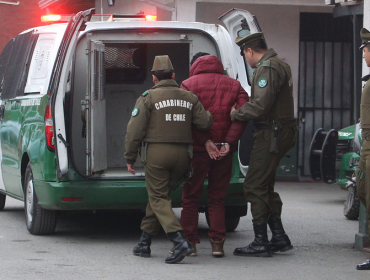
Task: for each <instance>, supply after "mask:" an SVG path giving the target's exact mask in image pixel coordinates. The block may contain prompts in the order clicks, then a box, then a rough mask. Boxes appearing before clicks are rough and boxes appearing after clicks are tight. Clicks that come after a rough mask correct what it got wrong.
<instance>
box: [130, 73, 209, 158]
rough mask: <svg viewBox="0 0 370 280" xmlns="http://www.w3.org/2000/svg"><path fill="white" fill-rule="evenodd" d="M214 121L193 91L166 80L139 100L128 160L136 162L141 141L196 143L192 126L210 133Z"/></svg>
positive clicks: (133, 114)
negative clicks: (208, 130)
mask: <svg viewBox="0 0 370 280" xmlns="http://www.w3.org/2000/svg"><path fill="white" fill-rule="evenodd" d="M212 123H213V118H212V115H211V113H210V112H208V111H206V110H205V109H204V107H203V105H202V104H201V103H200V102H199V100H198V97H197V96H196V95H195V94H193V93H192V92H190V91H185V90H182V89H180V88H179V86H178V84H177V83H176V81H175V80H172V79H168V80H162V81H160V82H158V83H157V85H155V86H154V87H153V88H152V89H150V90H148V91H146V92H144V93H143V94H142V95H141V96H140V97H139V98H138V99H137V101H136V104H135V107H134V109H133V111H132V115H131V119H130V121H129V123H128V126H127V134H126V140H125V158H126V161H127V163H129V164H132V163H134V162H135V161H136V157H137V153H138V148H139V145H140V143H141V142H146V143H181V144H191V143H193V140H192V134H191V126H192V124H194V125H195V127H196V128H198V129H201V130H207V129H209V128H210V127H211V125H212Z"/></svg>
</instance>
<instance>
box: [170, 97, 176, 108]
mask: <svg viewBox="0 0 370 280" xmlns="http://www.w3.org/2000/svg"><path fill="white" fill-rule="evenodd" d="M170 103H171V106H172V107H173V106H175V102H173V100H172V99H171V100H170Z"/></svg>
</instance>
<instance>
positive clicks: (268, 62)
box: [262, 60, 271, 66]
mask: <svg viewBox="0 0 370 280" xmlns="http://www.w3.org/2000/svg"><path fill="white" fill-rule="evenodd" d="M262 65H263V66H271V62H270V60H267V61H264V62H263V63H262Z"/></svg>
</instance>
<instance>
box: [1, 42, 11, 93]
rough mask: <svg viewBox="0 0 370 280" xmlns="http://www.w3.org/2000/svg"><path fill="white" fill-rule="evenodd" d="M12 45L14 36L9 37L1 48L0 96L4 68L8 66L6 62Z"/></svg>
mask: <svg viewBox="0 0 370 280" xmlns="http://www.w3.org/2000/svg"><path fill="white" fill-rule="evenodd" d="M13 45H14V38H13V39H11V40H10V41H9V42H8V43H7V44H6V46H5V48H4V49H3V51H2V53H1V55H0V98H1V92H2V91H3V84H4V76H5V73H6V70H7V68H8V62H9V58H10V55H11V53H12V49H13Z"/></svg>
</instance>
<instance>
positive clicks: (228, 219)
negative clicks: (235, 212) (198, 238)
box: [204, 210, 240, 232]
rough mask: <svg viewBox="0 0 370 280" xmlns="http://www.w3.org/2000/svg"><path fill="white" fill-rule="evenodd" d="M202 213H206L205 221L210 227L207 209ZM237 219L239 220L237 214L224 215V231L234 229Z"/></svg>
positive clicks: (237, 223) (236, 225) (237, 222)
mask: <svg viewBox="0 0 370 280" xmlns="http://www.w3.org/2000/svg"><path fill="white" fill-rule="evenodd" d="M204 214H205V215H206V221H207V224H208V227H210V226H211V225H210V223H209V214H208V210H206V211H205V212H204ZM239 221H240V217H239V216H225V226H226V232H233V231H234V230H236V228H237V227H238V225H239Z"/></svg>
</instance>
